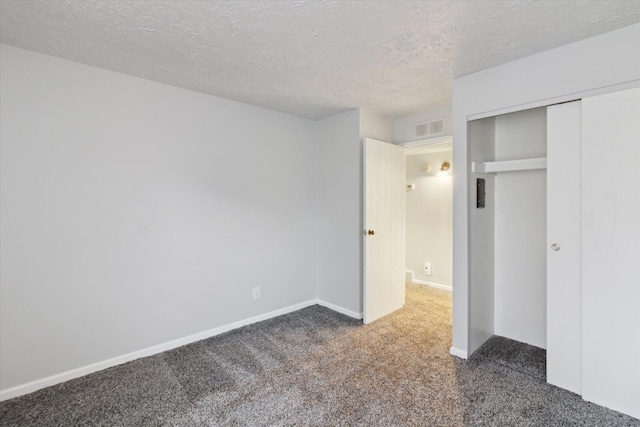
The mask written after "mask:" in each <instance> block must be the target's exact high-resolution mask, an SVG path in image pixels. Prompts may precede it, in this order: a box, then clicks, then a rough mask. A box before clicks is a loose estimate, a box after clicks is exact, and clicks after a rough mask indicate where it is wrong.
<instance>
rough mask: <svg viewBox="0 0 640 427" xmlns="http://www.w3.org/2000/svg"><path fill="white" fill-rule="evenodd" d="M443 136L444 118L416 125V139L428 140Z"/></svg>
mask: <svg viewBox="0 0 640 427" xmlns="http://www.w3.org/2000/svg"><path fill="white" fill-rule="evenodd" d="M441 135H444V118H442V119H435V120H429V121H428V122H424V123H418V124H417V125H416V138H425V137H426V138H429V137H432V136H441Z"/></svg>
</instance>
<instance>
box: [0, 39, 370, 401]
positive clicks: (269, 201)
mask: <svg viewBox="0 0 640 427" xmlns="http://www.w3.org/2000/svg"><path fill="white" fill-rule="evenodd" d="M1 49H2V50H1V56H2V61H0V66H1V68H0V84H1V86H0V94H1V97H0V100H1V110H2V125H1V133H0V140H1V144H2V145H1V182H0V185H1V187H0V188H1V191H0V194H1V197H2V200H1V202H2V203H1V217H0V218H1V241H0V250H1V294H2V298H1V309H0V312H1V321H0V328H1V329H0V332H1V335H0V336H1V340H2V342H1V346H0V352H1V353H0V354H1V357H0V363H1V375H0V378H1V385H0V387H1V388H2V389H3V390H4V389H7V388H10V387H14V386H17V385H20V384H24V383H26V382H29V381H32V380H37V379H41V378H43V377H47V376H50V375H54V374H58V373H61V372H63V371H67V370H70V369H74V368H78V367H81V366H85V365H88V364H91V363H95V362H99V361H103V360H105V359H108V358H112V357H116V356H119V355H123V354H126V353H130V352H134V351H137V350H140V349H143V348H147V347H150V346H154V345H156V344H159V343H164V342H167V341H170V340H174V339H177V338H181V337H185V336H188V335H190V334H194V333H198V332H201V331H205V330H209V329H211V328H215V327H218V326H220V325H226V324H229V323H231V322H234V321H238V320H240V319H246V318H250V317H251V316H256V315H259V314H262V313H267V312H271V311H273V310H276V309H281V308H283V307H288V306H291V305H294V304H297V303H301V302H305V301H309V300H312V299H313V298H315V283H314V277H313V274H310V272H312V271H314V269H315V267H316V254H317V245H316V234H315V233H314V230H315V229H316V224H317V221H316V218H317V212H316V210H317V204H318V198H317V194H318V191H317V185H318V184H317V166H316V165H317V160H316V158H317V156H318V150H317V148H316V144H315V141H314V138H313V135H312V134H313V130H314V129H315V127H314V124H313V123H312V122H310V121H308V120H305V119H300V118H296V117H292V116H289V115H285V114H281V113H277V112H274V111H269V110H265V109H260V108H256V107H250V106H247V105H243V104H240V103H236V102H231V101H227V100H223V99H219V98H215V97H211V96H207V95H203V94H199V93H195V92H191V91H187V90H183V89H179V88H175V87H171V86H166V85H162V84H159V83H154V82H150V81H145V80H141V79H138V78H134V77H129V76H125V75H121V74H117V73H113V72H110V71H105V70H100V69H96V68H91V67H87V66H84V65H80V64H77V63H72V62H68V61H65V60H61V59H56V58H52V57H47V56H44V55H40V54H36V53H32V52H28V51H25V50H20V49H15V48H11V47H7V46H2V48H1ZM355 117H356V119H357V113H356V116H355ZM352 134H353V139H354V141H355V142H354V144H353V145H354V148H353V153H352V158H350V159H342V160H344V161H345V163H349V165H351V164H352V163H353V162H356V165H357V161H358V146H357V138H358V128H357V126H356V127H355V128H354V130H353V132H352ZM334 160H335V161H336V162H340V161H341V159H334ZM342 172H344V173H347V172H351V168H350V167H349V168H345V170H343V171H341V173H342ZM327 173H328V174H329V171H327ZM343 178H344V182H352V183H353V184H352V187H353V188H352V189H351V190H352V192H351V193H349V194H348V195H347V197H344V200H345V202H347V203H355V206H356V209H357V203H358V200H357V199H358V197H357V194H358V192H357V190H358V187H357V185H358V184H357V183H358V179H357V178H358V172H357V166H354V167H353V172H352V173H351V174H350V175H348V176H343ZM352 198H353V201H352ZM357 221H358V218H357V216H356V217H355V218H354V222H353V224H348V225H349V226H348V227H346V228H348V231H349V232H350V233H352V234H353V240H354V242H355V244H354V245H352V246H350V247H345V248H343V250H344V251H345V252H346V253H349V254H353V255H352V257H355V258H356V260H357V254H358V246H357V233H358V228H357V224H358V222H357ZM347 262H348V260H345V263H347ZM356 264H357V262H356ZM325 267H326V269H327V270H332V269H334V268H335V267H336V265H335V264H334V263H329V264H326V265H325ZM349 279H351V278H346V279H345V280H349ZM352 279H353V280H357V275H355V274H354V277H353V278H352ZM253 286H261V287H262V299H260V300H259V301H255V302H254V301H252V298H251V297H252V287H253ZM348 297H350V298H352V299H357V292H354V295H348Z"/></svg>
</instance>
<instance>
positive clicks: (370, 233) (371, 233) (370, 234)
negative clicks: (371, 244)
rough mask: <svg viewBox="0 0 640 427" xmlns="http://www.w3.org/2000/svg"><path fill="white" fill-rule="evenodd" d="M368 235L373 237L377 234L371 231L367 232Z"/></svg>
mask: <svg viewBox="0 0 640 427" xmlns="http://www.w3.org/2000/svg"><path fill="white" fill-rule="evenodd" d="M367 234H368V235H369V236H373V235H374V234H376V232H375V231H373V230H369V231H368V232H367Z"/></svg>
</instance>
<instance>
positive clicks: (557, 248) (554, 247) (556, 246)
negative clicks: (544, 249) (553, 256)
mask: <svg viewBox="0 0 640 427" xmlns="http://www.w3.org/2000/svg"><path fill="white" fill-rule="evenodd" d="M551 250H552V251H556V252H558V251H559V250H560V245H559V244H557V243H552V244H551Z"/></svg>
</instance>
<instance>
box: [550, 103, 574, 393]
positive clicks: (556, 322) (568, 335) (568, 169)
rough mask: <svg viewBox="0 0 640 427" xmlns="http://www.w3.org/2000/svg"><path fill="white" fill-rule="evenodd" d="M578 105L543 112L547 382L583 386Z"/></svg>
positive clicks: (572, 387)
mask: <svg viewBox="0 0 640 427" xmlns="http://www.w3.org/2000/svg"><path fill="white" fill-rule="evenodd" d="M581 117H582V111H581V102H580V101H575V102H570V103H566V104H559V105H553V106H550V107H548V108H547V382H549V383H550V384H554V385H557V386H559V387H562V388H565V389H567V390H571V391H573V392H574V393H578V394H579V393H580V392H581V387H582V357H581V353H582V339H581V338H582V327H581V323H582V290H581V289H582V283H581V282H582V279H581V268H582V267H581V265H582V264H581V251H582V249H581V233H582V229H581V221H580V218H581V216H582V214H581V179H582V177H581V170H582V168H581V160H582V159H581V156H580V153H581V145H582V139H581V131H582V129H581Z"/></svg>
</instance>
